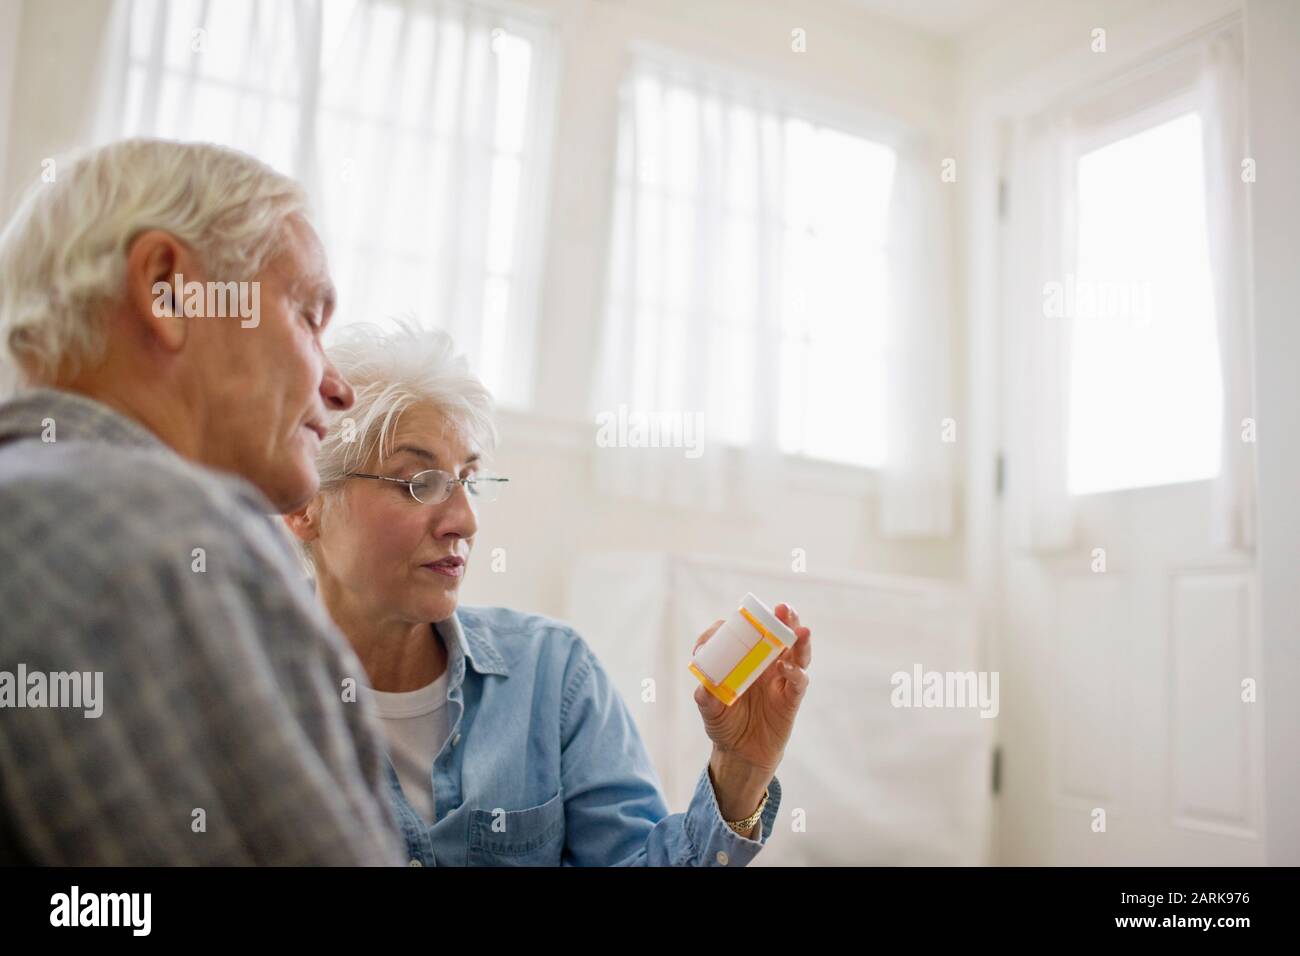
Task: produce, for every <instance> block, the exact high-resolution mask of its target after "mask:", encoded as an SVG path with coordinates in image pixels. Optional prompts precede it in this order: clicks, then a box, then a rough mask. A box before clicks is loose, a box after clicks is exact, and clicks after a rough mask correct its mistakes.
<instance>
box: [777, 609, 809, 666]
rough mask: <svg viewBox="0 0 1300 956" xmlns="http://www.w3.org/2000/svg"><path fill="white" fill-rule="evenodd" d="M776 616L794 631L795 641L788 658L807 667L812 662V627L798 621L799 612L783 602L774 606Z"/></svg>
mask: <svg viewBox="0 0 1300 956" xmlns="http://www.w3.org/2000/svg"><path fill="white" fill-rule="evenodd" d="M776 616H777V617H778V618H779V619H780V620H781V621H783V622H785V623H786V624H787V625H789V627H790V630H792V631H794V634H795V642H794V646H793V647H791V648H790V653H789V657H788V659H789V660H791V661H792V662H793V663H794V664H795V665H796V666H798V667H803V668H807V667H808V666H809V665H811V664H812V629H811V628H807V627H804V626H803V625H802V624H800V623H799V612H798V611H796V610H795V609H794V608H792V607H791V606H790V605H789V604H786V603H784V602H782V603H780V604H778V605H777V606H776Z"/></svg>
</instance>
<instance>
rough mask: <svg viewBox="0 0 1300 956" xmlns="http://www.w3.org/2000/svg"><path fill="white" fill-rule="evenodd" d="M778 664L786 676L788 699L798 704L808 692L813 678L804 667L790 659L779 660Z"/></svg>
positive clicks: (782, 673) (783, 675)
mask: <svg viewBox="0 0 1300 956" xmlns="http://www.w3.org/2000/svg"><path fill="white" fill-rule="evenodd" d="M776 666H777V667H778V668H779V669H780V671H781V676H782V677H784V678H785V688H784V692H785V695H786V699H787V700H788V701H789V702H790V703H792V704H797V703H798V702H799V701H800V700H802V699H803V696H804V694H806V693H808V683H809V681H811V680H812V678H811V677H809V676H808V672H807V671H805V670H804V669H803V668H802V667H797V666H795V665H794V664H793V663H791V662H790V661H779V662H778V663H777V665H776Z"/></svg>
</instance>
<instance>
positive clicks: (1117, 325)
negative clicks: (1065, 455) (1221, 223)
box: [1064, 113, 1222, 494]
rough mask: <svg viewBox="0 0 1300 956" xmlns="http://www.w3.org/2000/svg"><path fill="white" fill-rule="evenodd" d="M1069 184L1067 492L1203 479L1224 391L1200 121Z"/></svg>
mask: <svg viewBox="0 0 1300 956" xmlns="http://www.w3.org/2000/svg"><path fill="white" fill-rule="evenodd" d="M1077 171H1078V252H1077V264H1076V275H1074V276H1072V277H1071V276H1067V277H1066V278H1067V281H1066V283H1065V289H1064V302H1065V305H1066V307H1067V308H1068V309H1070V310H1072V311H1071V312H1067V315H1073V318H1074V321H1073V323H1072V328H1073V332H1072V337H1071V345H1072V347H1071V353H1070V355H1071V367H1070V375H1071V379H1070V433H1069V488H1070V491H1071V492H1072V493H1075V494H1084V493H1088V492H1098V491H1108V490H1114V489H1119V488H1132V487H1140V486H1147V485H1158V484H1169V483H1174V482H1182V481H1194V480H1200V479H1206V478H1212V477H1214V475H1215V474H1217V473H1218V469H1219V424H1220V417H1219V416H1220V414H1221V411H1220V409H1221V404H1222V383H1221V376H1220V369H1219V361H1218V344H1217V333H1216V330H1215V325H1214V307H1213V301H1214V300H1213V290H1212V288H1211V285H1210V263H1209V252H1208V246H1207V241H1206V224H1205V182H1204V177H1203V169H1202V152H1201V121H1200V117H1199V116H1198V115H1197V114H1195V113H1187V114H1185V115H1183V116H1180V117H1178V118H1176V119H1173V120H1171V121H1169V122H1166V123H1162V124H1161V125H1159V126H1155V127H1152V128H1150V129H1147V130H1144V131H1143V132H1141V133H1138V134H1137V135H1134V136H1129V137H1126V138H1124V139H1121V140H1118V141H1116V142H1113V143H1110V144H1108V145H1106V146H1103V147H1101V148H1099V149H1095V150H1093V151H1091V152H1089V153H1086V154H1084V155H1083V156H1082V157H1080V159H1079V161H1078V166H1077ZM1071 280H1072V281H1071ZM1072 287H1073V288H1072Z"/></svg>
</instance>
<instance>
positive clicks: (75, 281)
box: [0, 139, 307, 385]
mask: <svg viewBox="0 0 1300 956" xmlns="http://www.w3.org/2000/svg"><path fill="white" fill-rule="evenodd" d="M54 170H55V176H56V178H55V181H54V182H50V183H43V182H42V183H37V184H36V185H35V186H33V188H32V189H31V190H30V191H29V192H28V194H27V195H26V197H25V198H24V200H23V202H22V204H21V205H20V206H19V208H18V211H17V212H16V213H15V214H14V217H13V218H12V219H11V220H10V222H9V224H8V226H6V228H5V230H4V232H3V234H0V364H2V365H3V366H6V367H4V368H0V380H2V379H4V378H9V379H12V380H13V381H11V382H10V385H14V384H26V383H28V382H30V381H32V380H35V381H43V380H47V379H48V378H49V377H50V376H52V375H53V374H54V372H55V371H56V370H57V369H59V368H60V367H61V366H62V365H64V364H65V363H68V364H69V365H70V367H72V368H76V367H79V366H80V365H81V363H93V362H95V361H97V360H98V359H99V358H100V357H101V356H102V354H103V349H104V345H105V341H106V339H105V327H104V322H103V309H104V306H105V305H107V304H109V303H112V302H114V301H116V300H118V299H119V298H120V297H121V296H122V295H123V294H124V292H125V285H126V257H127V251H128V249H129V247H130V245H131V242H132V241H133V240H134V239H135V238H136V237H137V236H138V235H139V234H140V233H142V232H144V231H145V230H148V229H161V230H163V231H165V232H169V233H171V234H172V235H174V236H175V237H176V238H177V239H179V240H181V241H182V242H184V243H185V244H186V245H188V246H190V247H191V248H192V249H193V250H194V251H195V253H196V254H197V255H198V256H199V258H200V261H202V262H203V265H204V268H205V269H207V270H208V271H209V272H210V273H211V274H212V275H213V276H219V277H220V278H221V279H222V280H223V281H231V280H249V279H251V278H252V277H253V276H254V275H256V274H257V272H258V271H259V270H260V269H261V268H262V266H263V265H264V264H265V262H266V260H267V259H268V258H269V257H270V256H271V255H272V254H273V253H274V252H275V251H276V250H277V247H278V245H279V243H280V241H281V239H282V238H283V232H284V230H283V228H282V227H283V225H284V223H285V220H286V219H288V218H289V217H290V216H293V215H300V216H302V217H303V218H306V216H307V196H306V193H305V192H304V191H303V189H302V187H301V186H299V185H298V184H297V183H296V182H294V181H293V180H292V179H290V178H289V177H287V176H284V175H281V174H280V173H277V172H276V171H275V170H273V169H272V168H271V167H269V166H267V165H266V164H265V163H262V162H261V161H259V160H257V159H254V158H253V157H252V156H249V155H247V154H245V153H241V152H238V151H236V150H233V149H227V148H225V147H223V146H217V145H214V144H211V143H179V142H173V141H168V140H157V139H130V140H122V141H120V142H116V143H111V144H109V145H107V146H103V147H100V148H98V149H94V150H90V151H87V152H82V153H80V154H73V155H71V156H69V157H67V158H66V159H64V160H61V161H59V162H58V163H56V165H55V167H54Z"/></svg>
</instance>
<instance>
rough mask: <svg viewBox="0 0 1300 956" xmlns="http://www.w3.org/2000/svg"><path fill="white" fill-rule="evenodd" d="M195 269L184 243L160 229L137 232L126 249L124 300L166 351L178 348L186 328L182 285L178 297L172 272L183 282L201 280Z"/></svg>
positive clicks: (153, 339)
mask: <svg viewBox="0 0 1300 956" xmlns="http://www.w3.org/2000/svg"><path fill="white" fill-rule="evenodd" d="M198 271H199V270H198V261H197V260H196V259H195V257H194V256H193V255H192V254H191V253H190V250H189V249H188V247H186V246H185V244H184V243H182V242H181V241H180V240H179V239H177V238H176V237H175V236H173V235H172V234H171V233H169V232H164V231H163V230H161V229H147V230H145V231H144V232H142V233H140V235H138V236H136V237H135V239H133V240H132V241H131V246H130V248H129V249H128V250H127V253H126V300H127V304H128V305H129V306H130V310H131V313H132V314H133V315H135V316H137V317H139V319H140V321H141V322H142V323H143V326H142V328H143V329H144V330H145V331H146V332H147V334H148V337H149V338H150V340H151V341H152V342H154V343H156V344H158V345H159V346H161V347H162V348H164V349H166V350H167V351H169V352H178V351H180V349H181V347H182V346H183V345H184V344H185V338H186V336H187V334H188V332H189V327H188V324H187V321H188V320H187V319H186V318H185V303H184V298H185V295H184V289H183V288H182V289H181V290H180V297H179V299H178V298H177V295H176V288H175V285H176V281H175V280H176V276H178V275H179V276H181V277H182V280H181V281H182V282H184V283H187V284H188V283H189V282H191V281H199V282H201V281H202V277H201V276H200V275H199V274H198Z"/></svg>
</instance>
